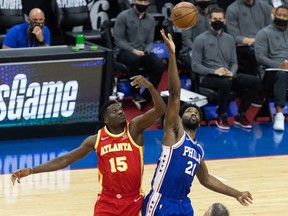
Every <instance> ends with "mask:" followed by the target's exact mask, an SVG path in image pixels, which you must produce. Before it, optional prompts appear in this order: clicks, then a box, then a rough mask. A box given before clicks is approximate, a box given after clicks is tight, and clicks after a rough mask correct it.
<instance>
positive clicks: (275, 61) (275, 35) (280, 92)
mask: <svg viewBox="0 0 288 216" xmlns="http://www.w3.org/2000/svg"><path fill="white" fill-rule="evenodd" d="M287 22H288V7H287V6H285V5H282V6H279V7H278V8H276V11H275V19H274V23H272V24H271V25H269V26H267V27H265V28H263V29H262V30H260V31H259V32H258V34H257V35H256V42H255V54H256V58H257V60H258V62H259V64H260V65H263V66H264V67H266V68H279V70H275V71H269V72H266V73H265V76H264V80H263V82H264V83H263V84H264V86H271V87H272V86H273V92H274V102H275V107H276V115H275V118H274V125H273V128H274V130H279V131H284V129H285V127H284V121H285V117H284V115H283V113H282V109H283V107H284V106H285V102H286V96H287V95H286V90H287V88H288V72H286V71H281V70H280V69H286V70H287V71H288V60H287V59H288V28H287Z"/></svg>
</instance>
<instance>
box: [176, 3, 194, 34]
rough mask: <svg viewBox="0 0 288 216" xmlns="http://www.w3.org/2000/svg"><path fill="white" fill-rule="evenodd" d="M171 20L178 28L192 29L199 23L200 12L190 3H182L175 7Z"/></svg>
mask: <svg viewBox="0 0 288 216" xmlns="http://www.w3.org/2000/svg"><path fill="white" fill-rule="evenodd" d="M171 20H172V22H173V24H174V25H175V26H176V27H178V28H181V29H189V28H192V27H193V26H194V25H195V24H196V23H197V21H198V10H197V8H196V7H195V6H194V5H193V4H192V3H190V2H180V3H178V4H176V5H175V6H174V7H173V9H172V11H171Z"/></svg>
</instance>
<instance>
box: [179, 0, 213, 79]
mask: <svg viewBox="0 0 288 216" xmlns="http://www.w3.org/2000/svg"><path fill="white" fill-rule="evenodd" d="M195 5H196V6H197V9H198V22H197V23H196V25H195V26H194V27H193V28H189V29H184V30H182V33H181V38H182V48H181V50H180V53H179V59H180V60H181V61H182V62H183V63H184V64H185V67H186V69H187V71H189V73H191V72H192V65H191V61H192V60H191V57H192V46H193V42H194V40H195V38H196V37H197V36H198V35H200V34H201V33H203V32H204V31H206V30H207V29H208V28H209V26H210V24H209V10H210V9H211V8H212V7H217V4H216V3H214V2H213V1H212V0H197V1H196V2H195ZM190 75H191V76H192V74H190Z"/></svg>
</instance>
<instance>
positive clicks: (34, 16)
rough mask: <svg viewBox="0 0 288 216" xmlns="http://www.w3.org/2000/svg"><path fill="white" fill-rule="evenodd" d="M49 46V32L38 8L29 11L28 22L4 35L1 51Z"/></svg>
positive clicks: (43, 16)
mask: <svg viewBox="0 0 288 216" xmlns="http://www.w3.org/2000/svg"><path fill="white" fill-rule="evenodd" d="M49 45H50V31H49V29H48V27H47V26H45V15H44V13H43V11H42V10H41V9H39V8H34V9H32V10H31V11H30V13H29V17H28V22H24V23H22V24H18V25H15V26H13V27H12V28H11V29H9V31H8V32H7V34H6V37H5V39H4V42H3V47H2V48H3V49H9V48H23V47H38V46H49Z"/></svg>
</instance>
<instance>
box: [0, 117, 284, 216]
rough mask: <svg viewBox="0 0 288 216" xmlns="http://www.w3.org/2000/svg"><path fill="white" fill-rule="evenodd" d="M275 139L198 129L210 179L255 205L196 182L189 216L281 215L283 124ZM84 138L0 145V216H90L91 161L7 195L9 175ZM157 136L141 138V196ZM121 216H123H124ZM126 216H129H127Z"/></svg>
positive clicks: (94, 188)
mask: <svg viewBox="0 0 288 216" xmlns="http://www.w3.org/2000/svg"><path fill="white" fill-rule="evenodd" d="M285 127H286V130H285V131H284V132H282V133H279V132H275V131H273V129H272V122H266V123H255V124H253V128H252V129H251V130H244V129H242V128H237V127H235V126H232V127H231V129H230V131H221V130H219V129H217V128H216V127H214V126H210V127H208V126H204V127H200V128H199V129H198V131H197V139H198V141H199V143H200V144H201V145H202V146H203V148H204V151H205V159H206V163H207V165H208V168H209V170H210V173H211V174H214V175H215V176H217V177H218V178H219V179H220V180H222V181H224V182H225V183H227V184H229V185H231V186H233V187H235V188H237V189H239V190H249V191H250V192H251V193H252V194H253V197H254V204H253V205H251V206H249V207H243V206H241V205H240V204H239V203H238V202H237V201H236V200H235V199H234V198H231V197H227V196H224V195H221V194H217V193H215V192H212V191H210V190H208V189H206V188H204V187H202V186H201V185H199V183H198V180H197V179H195V182H194V185H193V187H192V192H191V194H190V197H191V199H192V202H193V206H194V209H195V216H202V215H203V213H204V210H205V209H206V208H207V207H208V206H209V205H210V204H211V203H213V202H216V201H217V202H223V203H224V204H225V205H226V206H227V207H228V208H229V209H230V211H231V215H233V216H240V215H241V216H243V215H245V216H250V215H251V216H255V215H257V216H268V215H269V216H271V215H272V216H274V215H286V214H287V212H288V205H287V203H288V189H287V188H288V169H287V164H288V133H287V128H288V122H286V125H285ZM86 136H87V135H81V136H71V137H69V136H68V137H49V138H37V139H22V140H1V141H0V216H17V215H21V216H38V215H41V216H68V215H69V216H89V215H92V214H93V208H94V203H95V200H96V196H97V192H98V191H99V190H100V186H99V183H98V182H97V169H96V167H97V161H96V155H95V153H91V154H89V155H88V156H87V157H86V158H84V159H82V160H80V161H78V162H76V163H74V164H72V165H71V166H69V167H67V169H66V170H64V171H57V172H51V173H45V174H36V175H32V176H29V177H27V178H24V179H23V180H22V183H21V184H17V185H15V186H14V187H13V186H12V185H11V182H10V173H11V172H12V171H13V170H16V169H19V168H22V167H31V166H36V165H38V164H40V163H44V162H45V161H47V160H50V159H52V158H55V157H57V156H59V155H62V154H65V153H66V152H68V151H70V150H72V149H74V148H76V147H78V146H79V144H80V143H81V141H83V140H84V139H85V138H86ZM162 136H163V130H149V131H146V132H145V149H144V163H145V172H144V176H143V190H144V191H145V192H146V193H147V192H148V191H149V188H150V181H151V179H152V175H153V171H154V168H155V163H156V162H157V160H158V156H159V153H160V149H161V141H162ZM124 216H126V215H124ZM127 216H129V215H127Z"/></svg>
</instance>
